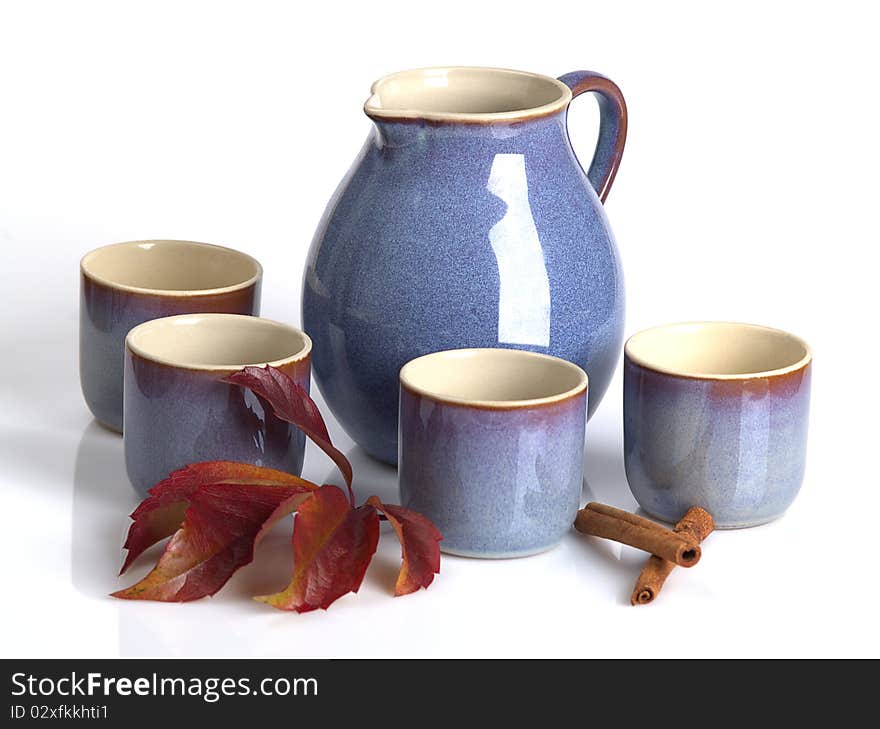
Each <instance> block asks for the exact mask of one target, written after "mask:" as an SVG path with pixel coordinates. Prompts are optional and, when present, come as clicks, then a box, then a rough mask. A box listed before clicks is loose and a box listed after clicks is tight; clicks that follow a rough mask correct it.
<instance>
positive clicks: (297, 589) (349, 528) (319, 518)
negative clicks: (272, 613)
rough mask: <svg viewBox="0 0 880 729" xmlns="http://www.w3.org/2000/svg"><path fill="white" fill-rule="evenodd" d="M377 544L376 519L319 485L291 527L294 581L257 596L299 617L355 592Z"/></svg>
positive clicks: (333, 489)
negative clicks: (281, 587)
mask: <svg viewBox="0 0 880 729" xmlns="http://www.w3.org/2000/svg"><path fill="white" fill-rule="evenodd" d="M378 542H379V515H378V514H377V513H376V509H375V508H374V507H373V506H371V505H365V506H361V507H359V508H357V509H355V508H352V506H351V504H350V503H349V502H348V500H347V499H346V498H345V494H344V493H343V492H342V490H341V489H340V488H338V487H337V486H322V487H321V488H320V489H319V490H318V491H315V492H313V493H312V498H310V499H309V500H308V501H306V502H305V503H303V504H302V506H301V507H300V509H299V513H298V514H297V515H296V519H295V521H294V527H293V555H294V557H293V558H294V564H293V578H292V579H291V581H290V584H289V585H288V586H287V588H286V589H285V590H283V591H281V592H278V593H275V594H274V595H265V596H263V597H258V598H256V599H257V600H260V601H261V602H266V603H268V604H269V605H272V606H273V607H276V608H279V609H280V610H295V611H296V612H298V613H304V612H308V611H310V610H316V609H317V608H323V609H324V610H326V609H327V608H328V607H329V606H330V604H331V603H332V602H334V601H335V600H337V599H338V598H340V597H342V596H343V595H345V594H347V593H349V592H357V591H358V588H359V587H360V586H361V582H362V581H363V579H364V573H365V572H366V571H367V567H368V566H369V564H370V560H371V559H372V558H373V554H374V553H375V552H376V545H377V544H378Z"/></svg>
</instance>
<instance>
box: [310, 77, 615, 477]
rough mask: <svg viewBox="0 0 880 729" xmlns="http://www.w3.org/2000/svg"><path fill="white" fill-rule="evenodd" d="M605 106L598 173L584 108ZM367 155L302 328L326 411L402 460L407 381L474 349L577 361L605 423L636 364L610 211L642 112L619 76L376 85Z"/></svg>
mask: <svg viewBox="0 0 880 729" xmlns="http://www.w3.org/2000/svg"><path fill="white" fill-rule="evenodd" d="M588 91H589V92H593V93H595V94H596V95H597V98H598V100H599V107H600V112H601V122H600V129H599V140H598V143H597V145H596V150H595V154H594V156H593V161H592V163H591V165H590V168H589V170H587V171H586V173H584V171H583V170H582V168H581V166H580V164H579V163H578V161H577V158H576V157H575V154H574V151H573V150H572V147H571V144H570V142H569V139H568V131H567V127H566V115H567V111H568V105H569V103H570V102H571V100H572V98H573V97H574V96H578V95H579V94H582V93H584V92H588ZM364 111H365V112H366V114H367V116H369V117H370V118H371V119H372V120H373V122H374V128H373V129H372V131H371V132H370V135H369V137H368V138H367V142H366V144H365V146H364V148H363V149H362V151H361V153H360V155H359V156H358V158H357V160H356V161H355V163H354V165H353V167H352V168H351V170H350V171H349V173H348V175H347V176H346V177H345V179H343V181H342V183H341V184H340V186H339V188H338V189H337V190H336V193H335V194H334V195H333V198H332V199H331V201H330V203H329V204H328V206H327V210H326V212H325V213H324V217H323V219H322V220H321V223H320V225H319V226H318V230H317V232H316V233H315V238H314V240H313V242H312V246H311V249H310V251H309V256H308V261H307V263H306V269H305V280H304V285H303V303H302V305H303V326H304V328H305V330H306V331H307V332H308V333H309V335H310V336H311V337H312V340H313V341H314V351H313V355H312V363H313V364H312V371H313V373H314V376H315V380H316V382H317V384H318V386H319V387H320V389H321V392H322V394H323V395H324V398H325V400H326V402H327V405H328V406H329V407H330V409H331V410H332V412H333V414H334V416H335V417H336V418H337V420H338V421H339V422H340V423H341V424H342V426H343V427H344V428H345V430H346V431H347V432H348V434H349V435H350V436H351V437H352V438H353V439H354V440H355V441H356V442H357V443H359V444H360V445H361V446H363V448H364V449H365V450H366V451H367V452H368V453H370V454H371V455H373V456H375V457H377V458H379V459H381V460H383V461H386V462H388V463H395V462H396V461H397V417H398V379H397V378H398V373H399V372H400V368H401V367H402V366H403V365H404V364H405V363H406V362H408V361H409V360H411V359H413V358H415V357H419V356H421V355H423V354H427V353H429V352H436V351H439V350H446V349H456V348H462V347H496V346H500V347H513V348H517V349H528V350H532V351H536V352H544V353H548V354H552V355H556V356H557V357H562V358H564V359H567V360H570V361H571V362H574V363H576V364H578V365H580V366H581V367H583V369H585V370H586V371H587V374H588V375H589V382H590V388H589V412H590V413H591V414H592V412H593V411H594V410H595V408H596V406H597V405H598V404H599V401H600V400H601V398H602V395H603V394H604V392H605V389H606V388H607V386H608V383H609V381H610V379H611V375H612V372H613V370H614V367H615V365H616V363H617V359H618V357H619V355H620V349H621V343H622V335H623V310H624V296H623V276H622V272H621V266H620V259H619V257H618V253H617V248H616V245H615V242H614V236H613V235H612V233H611V229H610V227H609V225H608V220H607V219H606V217H605V213H604V210H603V208H602V202H603V201H604V200H605V197H606V196H607V194H608V190H609V188H610V187H611V183H612V181H613V180H614V175H615V173H616V171H617V167H618V165H619V163H620V158H621V156H622V154H623V146H624V142H625V139H626V104H625V102H624V100H623V96H622V95H621V93H620V90H619V89H618V88H617V86H616V85H615V84H614V83H613V82H612V81H610V80H608V79H607V78H605V77H604V76H600V75H599V74H596V73H591V72H589V71H576V72H574V73H569V74H566V75H565V76H562V77H561V78H560V79H558V80H557V79H553V78H550V77H548V76H541V75H539V74H534V73H524V72H521V71H510V70H504V69H494V68H466V67H460V68H429V69H421V70H416V71H404V72H402V73H396V74H393V75H391V76H386V77H385V78H383V79H381V80H379V81H377V82H376V83H375V84H374V85H373V89H372V95H371V96H370V98H369V99H368V100H367V103H366V104H365V105H364Z"/></svg>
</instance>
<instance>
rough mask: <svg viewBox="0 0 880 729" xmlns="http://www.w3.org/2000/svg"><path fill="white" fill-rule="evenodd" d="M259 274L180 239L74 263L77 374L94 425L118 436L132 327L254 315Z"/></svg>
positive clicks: (104, 251)
mask: <svg viewBox="0 0 880 729" xmlns="http://www.w3.org/2000/svg"><path fill="white" fill-rule="evenodd" d="M262 276H263V271H262V269H261V268H260V264H259V263H257V262H256V261H255V260H254V259H253V258H251V257H250V256H248V255H246V254H244V253H241V252H239V251H235V250H232V249H231V248H223V247H221V246H214V245H209V244H208V243H193V242H191V241H182V240H143V241H132V242H130V243H114V244H113V245H109V246H104V247H103V248H98V249H96V250H94V251H91V252H90V253H87V254H86V255H85V256H84V257H83V259H82V261H81V262H80V328H79V373H80V383H81V385H82V391H83V397H84V398H85V401H86V404H87V405H88V406H89V409H90V410H91V411H92V414H93V415H94V416H95V419H96V420H97V421H98V422H99V423H101V424H102V425H105V426H106V427H108V428H110V429H111V430H116V431H121V430H122V361H123V352H124V350H125V335H126V334H128V332H129V330H130V329H131V328H132V327H135V326H137V325H138V324H141V323H142V322H145V321H148V320H150V319H157V318H159V317H163V316H171V315H172V314H190V313H194V312H207V311H212V312H225V313H231V314H253V315H255V316H256V315H258V314H259V313H260V282H261V279H262Z"/></svg>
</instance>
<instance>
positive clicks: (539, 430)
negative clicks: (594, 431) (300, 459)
mask: <svg viewBox="0 0 880 729" xmlns="http://www.w3.org/2000/svg"><path fill="white" fill-rule="evenodd" d="M586 408H587V375H586V373H585V372H584V371H583V370H582V369H581V368H580V367H578V366H577V365H575V364H572V363H570V362H567V361H565V360H562V359H558V358H556V357H551V356H549V355H544V354H537V353H534V352H527V351H522V350H514V349H458V350H450V351H445V352H437V353H434V354H428V355H425V356H424V357H419V358H417V359H414V360H412V361H410V362H408V363H407V364H406V365H404V367H403V368H402V369H401V371H400V421H399V422H400V426H399V429H400V432H399V435H400V437H399V478H400V496H401V499H402V503H403V504H404V506H407V507H408V508H411V509H415V510H416V511H419V512H421V513H423V514H425V515H426V516H427V517H428V518H430V519H431V520H432V521H433V522H434V523H435V524H436V525H437V527H438V528H439V529H440V531H441V532H442V534H443V541H442V542H441V543H440V548H441V549H442V550H443V551H444V552H448V553H450V554H458V555H462V556H467V557H519V556H524V555H528V554H534V553H537V552H542V551H544V550H546V549H549V548H550V547H552V546H554V545H555V544H556V543H557V542H558V541H559V540H560V539H561V538H562V536H563V535H564V534H565V533H566V531H568V529H569V528H570V527H571V525H572V522H573V521H574V517H575V514H576V513H577V508H578V503H579V501H580V496H581V487H582V483H583V459H584V428H585V424H586Z"/></svg>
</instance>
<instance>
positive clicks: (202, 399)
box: [123, 314, 312, 495]
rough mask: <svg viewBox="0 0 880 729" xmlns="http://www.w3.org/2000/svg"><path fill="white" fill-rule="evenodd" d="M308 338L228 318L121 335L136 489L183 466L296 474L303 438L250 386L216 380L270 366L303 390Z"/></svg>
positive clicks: (183, 320) (150, 325) (170, 320)
mask: <svg viewBox="0 0 880 729" xmlns="http://www.w3.org/2000/svg"><path fill="white" fill-rule="evenodd" d="M311 350H312V342H311V340H310V339H309V337H308V336H307V335H306V334H304V333H303V332H301V331H300V330H299V329H295V328H294V327H290V326H287V325H286V324H279V323H278V322H274V321H270V320H268V319H261V318H259V317H255V316H241V315H236V314H192V315H182V316H170V317H166V318H164V319H154V320H152V321H149V322H146V323H144V324H141V325H140V326H137V327H135V328H134V329H132V330H131V331H130V332H129V334H128V337H127V338H126V340H125V408H124V414H125V418H124V425H125V427H124V431H123V441H124V444H125V465H126V468H127V470H128V477H129V480H130V481H131V483H132V485H133V486H134V488H135V490H136V491H137V492H138V493H139V494H141V495H143V494H145V493H146V492H147V490H148V489H150V488H152V487H153V486H155V485H156V483H157V482H158V481H160V480H161V479H163V478H165V476H167V475H168V474H169V473H170V472H171V471H174V470H176V469H178V468H182V467H183V466H185V465H187V464H188V463H197V462H200V461H213V460H227V461H244V462H247V463H254V464H256V465H260V466H268V467H270V468H276V469H278V470H281V471H287V472H288V473H292V474H294V475H296V476H298V475H300V473H301V471H302V464H303V455H304V452H305V436H304V435H303V433H302V431H300V430H299V429H298V428H296V427H295V426H293V425H290V424H288V423H286V422H284V421H282V420H279V419H278V418H276V417H275V416H274V415H273V414H272V412H271V410H269V409H268V408H264V406H263V403H262V401H261V400H259V399H258V398H257V397H256V396H254V394H253V393H252V392H250V391H249V390H245V389H244V388H241V387H239V386H238V385H230V384H228V383H225V382H221V380H222V379H223V378H224V377H226V376H227V375H229V374H231V373H232V372H235V371H237V370H240V369H241V368H242V367H245V366H246V365H257V366H263V365H266V364H271V365H272V366H274V367H278V368H279V369H281V370H282V371H284V372H286V373H287V374H288V375H290V376H291V377H293V379H294V380H296V381H297V382H298V383H299V384H300V385H301V386H302V387H303V388H305V389H306V391H308V389H309V375H310V355H311Z"/></svg>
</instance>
